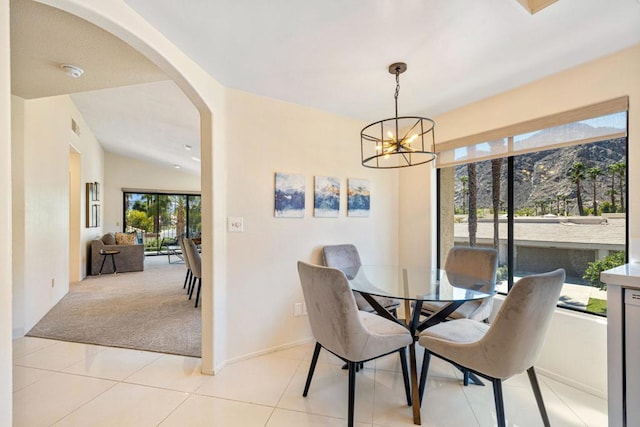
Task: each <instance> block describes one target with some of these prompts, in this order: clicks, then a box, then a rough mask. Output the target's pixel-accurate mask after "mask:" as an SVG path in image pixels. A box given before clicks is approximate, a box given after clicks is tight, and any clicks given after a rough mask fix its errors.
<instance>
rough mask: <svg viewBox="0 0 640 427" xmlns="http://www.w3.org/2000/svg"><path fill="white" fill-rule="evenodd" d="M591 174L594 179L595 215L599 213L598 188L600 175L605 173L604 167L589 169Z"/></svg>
mask: <svg viewBox="0 0 640 427" xmlns="http://www.w3.org/2000/svg"><path fill="white" fill-rule="evenodd" d="M587 174H589V178H590V179H591V180H592V181H593V216H596V215H598V200H597V198H596V197H597V194H596V193H597V190H598V185H597V184H598V177H599V176H601V175H602V174H603V172H602V169H600V168H599V167H595V168H590V169H589V170H588V171H587Z"/></svg>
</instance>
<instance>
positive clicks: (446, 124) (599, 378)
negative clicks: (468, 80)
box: [400, 45, 640, 395]
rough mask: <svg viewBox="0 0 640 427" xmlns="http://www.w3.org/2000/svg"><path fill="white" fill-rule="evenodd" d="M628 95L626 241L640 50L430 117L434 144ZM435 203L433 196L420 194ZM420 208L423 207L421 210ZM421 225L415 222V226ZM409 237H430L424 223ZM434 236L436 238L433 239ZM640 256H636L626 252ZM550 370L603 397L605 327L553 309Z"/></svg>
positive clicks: (406, 245) (637, 133)
mask: <svg viewBox="0 0 640 427" xmlns="http://www.w3.org/2000/svg"><path fill="white" fill-rule="evenodd" d="M624 95H628V96H629V104H630V107H629V165H628V171H629V187H630V188H629V213H628V215H629V218H630V227H629V228H630V230H629V235H630V237H631V238H634V237H635V238H637V237H640V219H639V218H638V216H637V214H636V213H637V212H638V211H639V210H640V192H637V191H635V190H637V183H638V182H639V180H640V107H639V106H640V45H637V46H635V47H632V48H630V49H626V50H624V51H621V52H618V53H616V54H613V55H610V56H607V57H605V58H601V59H598V60H596V61H592V62H590V63H587V64H583V65H581V66H578V67H575V68H572V69H569V70H566V71H564V72H561V73H557V74H554V75H552V76H549V77H547V78H544V79H541V80H539V81H536V82H533V83H530V84H527V85H524V86H522V87H520V88H517V89H514V90H511V91H508V92H505V93H502V94H500V95H497V96H494V97H491V98H487V99H485V100H482V101H479V102H476V103H473V104H470V105H467V106H465V107H462V108H459V109H456V110H453V111H450V112H448V113H445V114H443V115H441V116H439V117H435V121H436V136H437V138H438V141H437V142H442V141H447V140H450V139H454V138H458V137H462V136H467V135H473V134H476V133H480V132H483V131H487V130H491V129H496V128H500V127H503V126H506V125H510V124H514V123H519V122H522V121H526V120H529V119H533V118H537V117H542V116H546V115H549V114H553V113H558V112H562V111H566V110H570V109H573V108H577V107H582V106H585V105H590V104H594V103H597V102H601V101H605V100H608V99H613V98H617V97H620V96H624ZM403 184H404V185H402V186H401V188H400V191H401V201H402V202H401V203H402V206H403V207H404V209H405V210H407V209H412V206H413V205H414V204H415V203H416V202H415V201H414V200H415V197H416V196H415V195H416V194H419V193H424V192H425V188H424V185H423V183H422V182H420V181H409V180H407V181H406V182H405V181H403ZM425 197H430V200H431V201H432V203H435V193H431V194H430V195H425ZM418 208H419V209H420V207H419V206H418ZM417 226H419V224H417ZM423 227H424V228H422V229H420V228H416V229H415V230H414V233H415V234H416V235H419V236H422V235H426V234H428V233H429V232H430V229H429V225H428V224H426V223H425V224H423ZM433 237H435V234H434V236H433ZM415 245H416V243H414V241H413V239H412V240H409V241H407V240H403V242H402V245H401V246H402V251H406V252H411V251H414V250H415ZM631 256H634V257H636V258H637V257H640V254H631ZM537 366H539V367H540V368H541V369H542V370H545V371H546V372H548V373H551V374H553V375H557V376H560V377H563V378H564V380H565V381H567V382H570V383H573V384H574V385H579V386H580V387H582V388H584V389H585V390H589V391H591V392H593V393H596V394H600V395H605V394H606V383H607V382H606V375H607V371H606V369H607V364H606V327H605V325H603V323H602V321H601V320H600V319H598V318H595V317H593V316H582V315H575V314H572V313H566V312H564V311H563V310H561V309H559V310H557V313H556V315H555V317H554V319H553V326H552V328H551V330H550V332H549V335H548V338H547V341H546V345H545V347H544V350H543V353H542V356H541V357H540V360H539V362H538V364H537Z"/></svg>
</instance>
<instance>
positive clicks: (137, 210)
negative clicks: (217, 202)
mask: <svg viewBox="0 0 640 427" xmlns="http://www.w3.org/2000/svg"><path fill="white" fill-rule="evenodd" d="M123 197H124V204H123V206H124V212H123V224H124V227H123V229H124V231H125V232H127V233H136V234H137V235H138V241H139V242H140V243H144V245H145V251H147V252H154V251H155V252H161V251H162V250H163V248H164V247H166V245H167V244H171V243H174V242H175V240H176V238H177V237H178V236H187V237H199V236H200V230H201V214H200V206H201V203H200V195H195V194H164V193H134V192H124V193H123Z"/></svg>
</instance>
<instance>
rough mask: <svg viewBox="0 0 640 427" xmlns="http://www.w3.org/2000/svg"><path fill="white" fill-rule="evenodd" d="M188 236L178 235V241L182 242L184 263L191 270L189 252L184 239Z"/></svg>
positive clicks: (181, 248)
mask: <svg viewBox="0 0 640 427" xmlns="http://www.w3.org/2000/svg"><path fill="white" fill-rule="evenodd" d="M185 239H186V237H184V236H178V243H179V244H180V250H181V251H182V258H183V259H184V265H185V266H186V267H187V270H191V263H190V262H189V254H188V253H187V248H186V247H185V244H184V240H185Z"/></svg>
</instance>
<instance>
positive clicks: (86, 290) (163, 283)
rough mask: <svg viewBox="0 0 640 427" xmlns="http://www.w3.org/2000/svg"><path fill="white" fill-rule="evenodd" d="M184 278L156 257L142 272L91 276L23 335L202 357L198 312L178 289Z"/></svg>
mask: <svg viewBox="0 0 640 427" xmlns="http://www.w3.org/2000/svg"><path fill="white" fill-rule="evenodd" d="M185 273H186V269H185V266H184V264H181V263H173V264H169V263H168V261H167V257H165V256H156V257H147V258H146V259H145V270H144V271H142V272H134V273H120V274H117V275H112V274H107V275H103V276H89V277H87V278H86V279H85V280H83V281H81V282H78V283H72V284H71V286H70V290H69V293H68V294H67V295H66V296H65V297H64V298H63V299H62V300H61V301H60V302H59V303H58V304H56V306H55V307H53V308H52V309H51V310H50V311H49V312H48V313H47V314H46V315H45V316H44V317H43V318H42V319H41V320H40V322H38V324H36V325H35V326H34V327H33V329H31V330H30V331H29V333H28V334H27V335H28V336H31V337H40V338H51V339H57V340H63V341H74V342H81V343H88V344H98V345H104V346H110V347H124V348H132V349H138V350H149V351H156V352H161V353H171V354H180V355H185V356H194V357H200V355H201V320H200V319H201V316H200V307H198V308H194V302H195V301H194V300H189V299H188V295H187V294H186V291H185V290H184V289H182V286H183V284H184V277H185ZM194 298H195V294H194Z"/></svg>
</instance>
